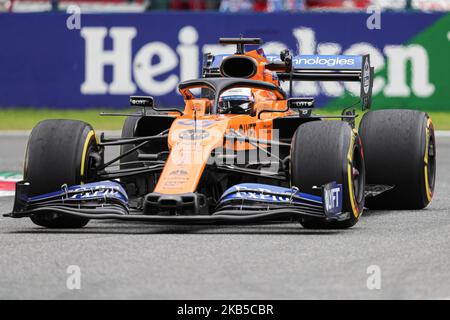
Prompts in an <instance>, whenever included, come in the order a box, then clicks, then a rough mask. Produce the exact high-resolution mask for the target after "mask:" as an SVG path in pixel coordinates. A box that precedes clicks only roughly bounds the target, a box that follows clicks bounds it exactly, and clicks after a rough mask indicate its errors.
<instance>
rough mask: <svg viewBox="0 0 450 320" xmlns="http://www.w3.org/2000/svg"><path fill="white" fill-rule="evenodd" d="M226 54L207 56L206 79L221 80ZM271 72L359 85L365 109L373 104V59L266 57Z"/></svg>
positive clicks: (296, 78) (291, 77) (284, 78)
mask: <svg viewBox="0 0 450 320" xmlns="http://www.w3.org/2000/svg"><path fill="white" fill-rule="evenodd" d="M227 56H229V55H227V54H222V55H216V56H213V55H211V54H206V55H205V56H204V59H203V72H202V75H203V77H220V76H221V73H220V65H221V63H222V61H223V59H224V58H226V57H227ZM265 57H266V58H267V60H269V63H268V64H267V65H266V68H267V69H268V70H272V71H274V72H276V74H277V76H278V78H279V79H280V80H282V81H289V82H290V87H291V88H292V81H344V82H347V81H348V82H360V83H361V89H360V101H361V107H362V109H363V110H365V109H368V108H370V105H371V103H372V87H373V76H374V68H373V67H371V66H370V56H369V55H363V56H350V55H299V56H294V57H292V56H290V54H289V53H288V52H287V53H284V54H282V55H281V57H282V58H283V60H282V58H281V57H280V56H277V55H266V56H265Z"/></svg>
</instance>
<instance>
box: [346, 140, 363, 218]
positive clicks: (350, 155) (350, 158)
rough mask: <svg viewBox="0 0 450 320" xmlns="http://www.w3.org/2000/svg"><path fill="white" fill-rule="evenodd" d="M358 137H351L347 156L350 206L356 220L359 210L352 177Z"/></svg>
mask: <svg viewBox="0 0 450 320" xmlns="http://www.w3.org/2000/svg"><path fill="white" fill-rule="evenodd" d="M355 137H356V135H355V134H354V133H353V134H352V135H351V137H350V145H349V149H348V154H347V161H348V162H347V177H348V193H349V197H350V204H351V206H352V211H353V215H354V216H355V218H356V219H358V218H359V215H360V214H359V209H358V207H357V206H356V203H355V196H354V194H353V176H352V162H353V148H354V145H355Z"/></svg>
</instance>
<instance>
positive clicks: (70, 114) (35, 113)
mask: <svg viewBox="0 0 450 320" xmlns="http://www.w3.org/2000/svg"><path fill="white" fill-rule="evenodd" d="M102 111H104V112H120V111H122V112H127V113H130V112H134V111H135V110H132V109H129V110H120V111H118V110H114V111H112V110H106V109H93V110H56V109H31V108H30V109H12V108H11V109H0V130H31V129H32V128H33V127H34V126H35V125H36V124H37V123H38V122H39V121H42V120H46V119H74V120H82V121H85V122H87V123H90V124H91V125H92V126H93V127H94V128H95V129H96V130H120V129H122V125H123V121H124V119H125V117H119V116H100V115H99V114H100V112H102Z"/></svg>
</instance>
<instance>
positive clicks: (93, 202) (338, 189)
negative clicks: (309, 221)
mask: <svg viewBox="0 0 450 320" xmlns="http://www.w3.org/2000/svg"><path fill="white" fill-rule="evenodd" d="M29 188H30V184H29V183H28V182H26V181H20V182H18V183H17V184H16V195H15V202H14V208H13V212H11V213H9V214H6V215H5V216H8V217H13V218H21V217H28V216H31V215H39V214H45V215H63V214H67V215H72V216H77V217H82V218H88V219H117V220H125V221H148V222H153V223H166V224H249V223H260V222H281V221H299V220H301V219H302V218H305V217H313V218H323V219H326V220H345V219H347V218H348V213H343V212H342V191H343V190H342V185H340V184H337V183H335V182H331V183H328V184H326V185H323V186H321V187H318V188H319V189H321V190H322V192H321V194H322V195H321V196H315V195H311V194H306V193H303V192H301V191H299V190H298V189H297V188H295V187H294V188H291V189H289V188H284V187H279V186H272V185H265V184H255V183H245V184H238V185H236V186H233V187H231V188H229V189H228V190H227V191H225V193H224V194H223V195H222V197H221V199H220V200H219V202H218V204H217V205H216V206H215V208H212V210H209V212H208V214H177V212H173V211H172V212H171V211H165V212H161V213H157V214H144V211H143V210H142V209H139V208H131V207H130V206H129V202H128V196H127V194H126V192H125V190H124V189H123V188H122V186H121V185H120V184H119V183H117V182H114V181H100V182H94V183H88V184H84V185H77V186H70V187H69V186H63V187H62V188H61V190H59V191H55V192H52V193H47V194H42V195H38V196H29V192H28V190H29Z"/></svg>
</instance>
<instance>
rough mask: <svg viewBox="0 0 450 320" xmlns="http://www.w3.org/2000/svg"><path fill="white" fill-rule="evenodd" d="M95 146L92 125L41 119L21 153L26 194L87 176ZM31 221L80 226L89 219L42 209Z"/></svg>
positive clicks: (72, 183)
mask: <svg viewBox="0 0 450 320" xmlns="http://www.w3.org/2000/svg"><path fill="white" fill-rule="evenodd" d="M97 149H98V146H97V142H96V139H95V133H94V130H93V129H92V127H91V126H90V125H89V124H87V123H85V122H82V121H75V120H45V121H42V122H39V123H38V124H37V125H36V126H35V127H34V128H33V130H32V131H31V134H30V137H29V139H28V145H27V150H26V155H25V166H24V180H25V181H28V182H29V183H30V189H29V192H30V194H29V195H30V196H36V195H40V194H44V193H49V192H53V191H58V190H60V189H61V187H62V186H63V185H65V184H66V185H68V186H71V185H78V184H81V183H84V182H85V181H86V180H87V179H88V177H87V176H88V169H89V167H90V157H89V154H91V152H93V151H96V150H97ZM30 218H31V221H33V222H34V223H35V224H37V225H38V226H43V227H47V228H81V227H84V226H85V225H86V224H87V223H88V222H89V219H84V218H79V217H73V216H68V215H62V214H56V213H52V212H48V213H47V212H46V213H43V214H36V215H32V216H31V217H30Z"/></svg>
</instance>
